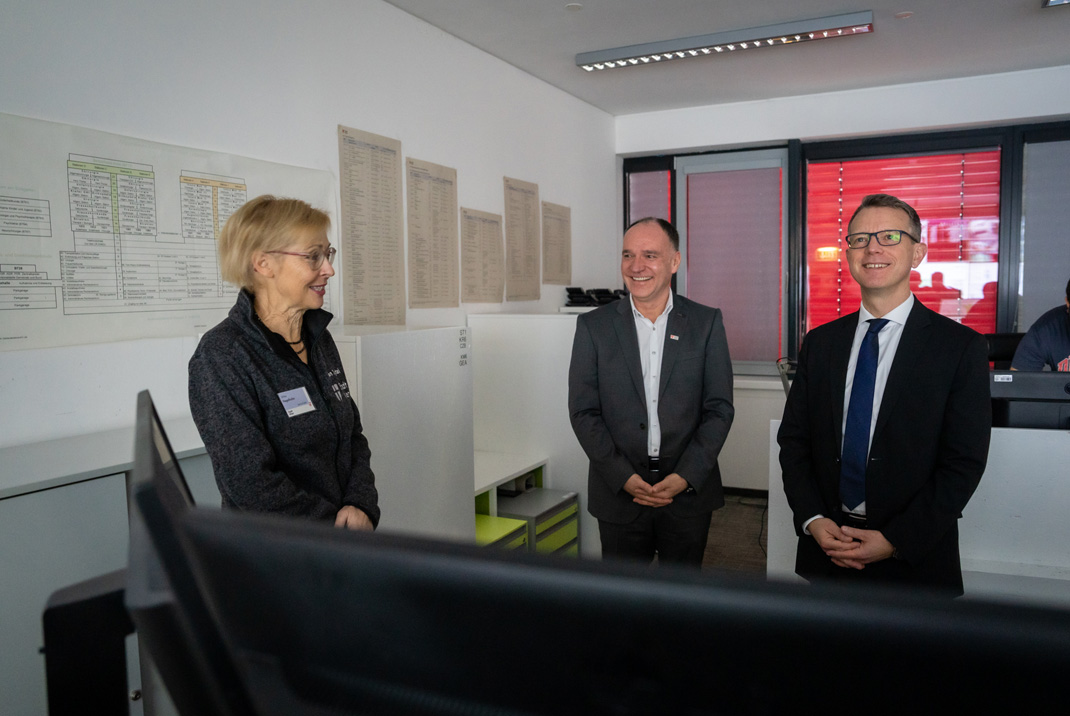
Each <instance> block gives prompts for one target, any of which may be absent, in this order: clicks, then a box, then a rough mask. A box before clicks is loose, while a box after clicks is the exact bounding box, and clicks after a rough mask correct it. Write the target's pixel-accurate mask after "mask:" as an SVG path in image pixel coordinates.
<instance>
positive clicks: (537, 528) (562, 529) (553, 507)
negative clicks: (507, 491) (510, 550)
mask: <svg viewBox="0 0 1070 716" xmlns="http://www.w3.org/2000/svg"><path fill="white" fill-rule="evenodd" d="M498 516H499V517H511V518H513V519H518V520H526V521H527V526H528V549H530V550H532V551H536V552H543V553H551V552H552V553H554V554H561V555H568V556H571V557H576V556H578V555H579V544H580V541H579V537H580V521H579V497H578V496H577V494H576V493H575V492H565V491H564V490H551V489H548V488H536V489H532V490H528V491H527V492H525V493H523V494H520V495H517V496H516V497H499V498H498Z"/></svg>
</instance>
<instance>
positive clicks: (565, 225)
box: [542, 201, 572, 286]
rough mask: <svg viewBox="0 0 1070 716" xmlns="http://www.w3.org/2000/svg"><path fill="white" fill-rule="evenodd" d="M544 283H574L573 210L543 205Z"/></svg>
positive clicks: (544, 203) (559, 206)
mask: <svg viewBox="0 0 1070 716" xmlns="http://www.w3.org/2000/svg"><path fill="white" fill-rule="evenodd" d="M542 282H543V283H552V284H555V285H558V286H567V285H569V284H570V283H572V210H571V209H570V208H568V207H567V206H561V205H560V204H551V203H550V202H548V201H544V202H543V203H542Z"/></svg>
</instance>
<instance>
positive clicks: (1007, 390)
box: [990, 370, 1070, 430]
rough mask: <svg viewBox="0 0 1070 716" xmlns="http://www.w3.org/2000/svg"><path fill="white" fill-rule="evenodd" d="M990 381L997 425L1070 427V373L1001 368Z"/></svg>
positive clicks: (995, 424)
mask: <svg viewBox="0 0 1070 716" xmlns="http://www.w3.org/2000/svg"><path fill="white" fill-rule="evenodd" d="M990 381H991V387H992V426H993V427H997V428H1047V429H1051V430H1070V373H1059V372H1052V371H1021V370H997V371H992V373H991V374H990Z"/></svg>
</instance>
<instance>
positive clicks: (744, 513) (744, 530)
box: [702, 491, 769, 573]
mask: <svg viewBox="0 0 1070 716" xmlns="http://www.w3.org/2000/svg"><path fill="white" fill-rule="evenodd" d="M724 501H725V504H724V507H722V508H721V509H719V510H715V511H714V513H713V520H712V522H711V523H710V537H709V541H708V542H707V543H706V555H705V557H704V558H703V560H702V567H703V569H726V570H731V571H736V572H760V573H764V572H765V555H766V550H767V538H768V528H767V525H768V517H769V515H768V512H769V510H768V507H769V500H768V498H767V497H766V496H765V495H764V494H763V493H758V492H755V491H748V492H747V493H746V494H726V495H725V498H724Z"/></svg>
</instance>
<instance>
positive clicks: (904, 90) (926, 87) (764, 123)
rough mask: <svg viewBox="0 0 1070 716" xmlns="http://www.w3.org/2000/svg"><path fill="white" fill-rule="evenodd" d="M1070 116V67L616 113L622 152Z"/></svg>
mask: <svg viewBox="0 0 1070 716" xmlns="http://www.w3.org/2000/svg"><path fill="white" fill-rule="evenodd" d="M1067 115H1070V66H1064V67H1054V68H1047V69H1041V70H1028V71H1025V72H1009V73H1004V74H998V75H983V76H978V77H966V78H961V79H953V80H940V81H934V82H919V83H916V84H907V85H892V86H888V87H871V88H867V89H860V90H851V91H847V92H829V93H825V94H815V95H806V96H798V97H784V98H781V99H770V100H762V101H756V102H738V103H735V104H721V105H709V106H705V107H694V108H690V109H679V110H670V111H664V112H648V113H644V114H633V115H627V116H622V117H617V120H616V123H617V152H619V153H620V154H645V153H655V152H666V151H695V150H699V149H707V148H712V147H733V146H738V145H747V144H762V143H777V142H784V141H786V140H788V139H803V140H813V139H831V138H836V137H859V136H864V135H869V134H893V133H899V132H918V131H925V130H935V129H951V128H962V127H969V126H976V125H983V124H993V123H1011V122H1017V121H1019V120H1031V119H1041V118H1047V119H1056V118H1059V119H1061V118H1063V117H1065V116H1067Z"/></svg>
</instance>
